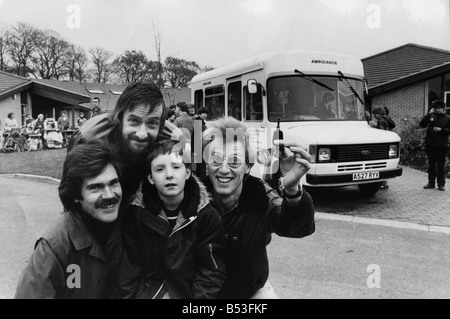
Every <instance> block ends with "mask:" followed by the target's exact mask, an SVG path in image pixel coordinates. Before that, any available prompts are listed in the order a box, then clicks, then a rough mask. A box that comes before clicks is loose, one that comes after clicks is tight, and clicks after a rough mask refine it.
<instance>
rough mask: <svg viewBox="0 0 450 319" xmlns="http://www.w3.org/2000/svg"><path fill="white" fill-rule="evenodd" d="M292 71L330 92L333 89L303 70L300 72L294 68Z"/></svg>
mask: <svg viewBox="0 0 450 319" xmlns="http://www.w3.org/2000/svg"><path fill="white" fill-rule="evenodd" d="M294 72H295V73H298V74H300V75H301V76H302V77H304V78H305V79H307V80H310V81H311V82H314V83H316V84H317V85H320V86H321V87H324V88H326V89H328V90H330V91H331V92H334V90H333V89H332V88H330V87H329V86H328V85H326V84H324V83H322V82H319V81H317V80H316V79H314V78H312V77H310V76H309V75H306V74H305V73H303V72H301V71H299V70H297V69H295V70H294Z"/></svg>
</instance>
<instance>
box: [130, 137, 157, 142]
mask: <svg viewBox="0 0 450 319" xmlns="http://www.w3.org/2000/svg"><path fill="white" fill-rule="evenodd" d="M131 140H133V141H136V142H140V143H149V142H150V141H151V140H152V139H151V138H150V137H146V138H138V137H136V136H133V137H131Z"/></svg>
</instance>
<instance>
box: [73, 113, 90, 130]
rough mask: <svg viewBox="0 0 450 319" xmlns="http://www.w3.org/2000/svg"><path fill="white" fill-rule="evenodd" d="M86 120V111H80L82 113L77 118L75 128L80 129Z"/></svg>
mask: <svg viewBox="0 0 450 319" xmlns="http://www.w3.org/2000/svg"><path fill="white" fill-rule="evenodd" d="M86 121H87V118H85V117H84V112H80V115H79V116H78V118H77V122H76V125H75V128H76V129H79V128H80V127H81V125H83V124H84V123H86Z"/></svg>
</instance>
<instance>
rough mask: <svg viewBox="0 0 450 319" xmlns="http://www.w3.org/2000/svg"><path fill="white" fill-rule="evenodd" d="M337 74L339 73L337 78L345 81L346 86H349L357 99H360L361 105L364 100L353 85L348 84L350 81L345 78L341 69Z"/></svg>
mask: <svg viewBox="0 0 450 319" xmlns="http://www.w3.org/2000/svg"><path fill="white" fill-rule="evenodd" d="M338 74H339V75H340V77H339V80H341V81H342V82H345V83H346V84H347V85H348V87H349V88H350V90H351V91H352V93H353V94H354V95H355V96H356V97H357V98H358V100H360V101H361V103H362V105H364V101H363V100H362V99H361V97H360V96H359V94H358V92H356V90H355V89H354V88H353V86H352V85H351V84H350V82H349V81H348V80H347V79H346V77H345V76H344V74H343V73H342V72H341V71H338ZM344 80H345V81H344Z"/></svg>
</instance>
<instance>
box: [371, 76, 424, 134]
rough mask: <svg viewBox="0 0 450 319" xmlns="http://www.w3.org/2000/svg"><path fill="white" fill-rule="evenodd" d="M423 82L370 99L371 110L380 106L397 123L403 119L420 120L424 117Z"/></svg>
mask: <svg viewBox="0 0 450 319" xmlns="http://www.w3.org/2000/svg"><path fill="white" fill-rule="evenodd" d="M425 103H426V99H425V82H418V83H414V84H411V85H408V86H404V87H401V88H398V89H395V90H391V91H388V92H385V93H382V94H379V95H376V96H373V97H372V109H373V108H374V107H375V106H376V105H377V104H382V105H384V106H386V107H387V108H388V109H389V116H390V117H391V118H392V119H393V120H394V121H395V123H397V126H398V125H399V124H400V122H401V121H402V120H404V119H408V120H411V119H413V118H419V119H420V118H422V117H423V116H424V115H425Z"/></svg>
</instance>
